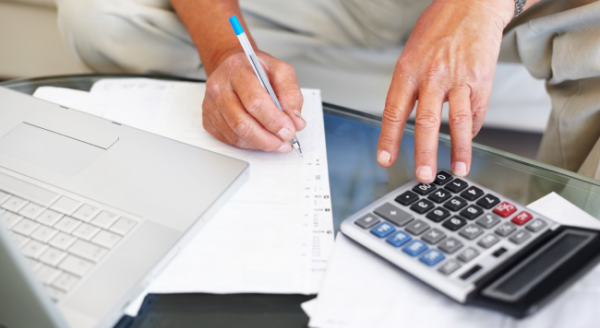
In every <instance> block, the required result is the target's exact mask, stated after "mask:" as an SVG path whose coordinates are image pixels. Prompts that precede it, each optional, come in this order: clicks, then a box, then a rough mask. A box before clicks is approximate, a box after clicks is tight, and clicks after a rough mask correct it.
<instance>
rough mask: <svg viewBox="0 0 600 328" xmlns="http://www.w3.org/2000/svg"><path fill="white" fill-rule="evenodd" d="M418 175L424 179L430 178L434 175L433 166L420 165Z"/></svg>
mask: <svg viewBox="0 0 600 328" xmlns="http://www.w3.org/2000/svg"><path fill="white" fill-rule="evenodd" d="M417 176H418V177H419V178H421V179H422V180H430V179H431V178H432V177H433V171H432V170H431V166H419V168H418V169H417Z"/></svg>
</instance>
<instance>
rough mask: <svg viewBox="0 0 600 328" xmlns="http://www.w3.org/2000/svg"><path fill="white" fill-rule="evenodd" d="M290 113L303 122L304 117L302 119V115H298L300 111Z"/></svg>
mask: <svg viewBox="0 0 600 328" xmlns="http://www.w3.org/2000/svg"><path fill="white" fill-rule="evenodd" d="M292 113H294V115H296V116H298V117H299V118H300V119H301V120H303V121H304V117H302V115H300V111H297V110H295V111H293V112H292ZM305 122H306V121H305Z"/></svg>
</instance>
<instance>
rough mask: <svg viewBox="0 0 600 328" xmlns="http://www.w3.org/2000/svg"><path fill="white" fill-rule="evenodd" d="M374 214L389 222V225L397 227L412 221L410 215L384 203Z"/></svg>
mask: <svg viewBox="0 0 600 328" xmlns="http://www.w3.org/2000/svg"><path fill="white" fill-rule="evenodd" d="M375 214H377V215H379V216H381V217H383V218H384V219H386V220H388V221H390V222H391V223H393V224H395V225H397V226H399V227H401V226H403V225H405V224H407V223H408V222H410V221H412V219H413V217H412V215H410V214H408V213H406V212H405V211H403V210H401V209H399V208H398V207H396V206H394V205H392V204H390V203H385V204H383V205H381V206H379V207H378V208H376V209H375Z"/></svg>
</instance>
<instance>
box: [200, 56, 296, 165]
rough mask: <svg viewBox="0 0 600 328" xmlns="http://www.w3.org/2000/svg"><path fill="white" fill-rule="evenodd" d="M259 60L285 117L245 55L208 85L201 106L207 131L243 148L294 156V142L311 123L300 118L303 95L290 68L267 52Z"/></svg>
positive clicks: (225, 66) (229, 59)
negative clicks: (295, 137) (298, 133)
mask: <svg viewBox="0 0 600 328" xmlns="http://www.w3.org/2000/svg"><path fill="white" fill-rule="evenodd" d="M257 56H258V58H259V60H260V61H261V64H262V66H263V68H264V70H265V72H266V74H267V76H268V77H269V80H270V82H271V85H272V86H273V90H274V91H275V94H276V95H277V98H278V99H279V102H280V104H281V107H282V108H283V110H284V111H283V112H282V111H280V110H279V108H278V107H277V105H275V103H274V102H273V100H272V99H271V97H270V96H269V94H268V93H267V90H266V89H265V88H264V87H263V86H262V85H261V84H260V82H259V80H258V78H257V77H256V74H255V73H254V70H253V69H252V66H251V64H250V61H248V58H247V57H246V55H245V54H244V52H243V51H242V50H239V51H237V52H235V53H233V54H231V55H229V56H228V57H226V59H225V60H223V62H221V64H220V65H219V66H218V67H217V68H216V69H215V70H214V71H213V72H212V74H211V75H210V77H209V78H208V80H207V82H206V95H205V97H204V103H203V104H202V121H203V125H204V129H206V131H208V132H209V133H210V134H212V135H213V136H215V137H216V138H217V139H219V140H221V141H223V142H226V143H229V144H232V145H234V146H236V147H239V148H249V149H262V150H265V151H278V152H283V153H289V152H291V151H292V146H291V144H290V143H289V141H290V140H292V138H293V137H294V135H295V134H296V131H299V130H302V129H304V127H305V126H306V122H305V121H304V120H303V119H302V117H301V116H300V111H301V110H302V103H303V98H302V93H301V92H300V87H298V83H297V82H296V73H295V71H294V69H293V68H292V66H291V65H289V64H287V63H284V62H282V61H280V60H278V59H275V58H274V57H271V56H269V55H267V54H266V53H264V52H260V51H257Z"/></svg>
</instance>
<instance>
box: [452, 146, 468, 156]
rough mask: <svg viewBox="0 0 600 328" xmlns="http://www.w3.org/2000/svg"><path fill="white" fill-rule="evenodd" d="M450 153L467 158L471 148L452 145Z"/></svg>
mask: <svg viewBox="0 0 600 328" xmlns="http://www.w3.org/2000/svg"><path fill="white" fill-rule="evenodd" d="M452 153H454V156H456V157H458V158H468V157H470V156H471V148H470V147H463V146H455V147H452Z"/></svg>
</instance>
